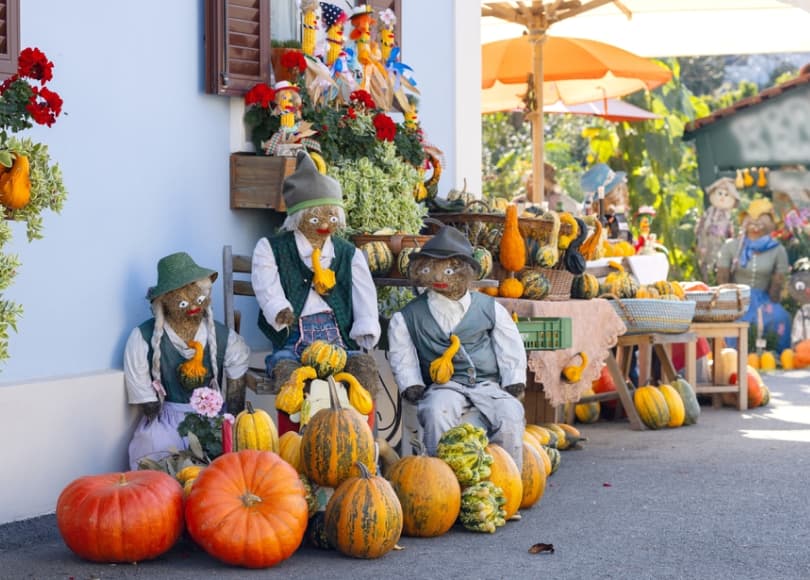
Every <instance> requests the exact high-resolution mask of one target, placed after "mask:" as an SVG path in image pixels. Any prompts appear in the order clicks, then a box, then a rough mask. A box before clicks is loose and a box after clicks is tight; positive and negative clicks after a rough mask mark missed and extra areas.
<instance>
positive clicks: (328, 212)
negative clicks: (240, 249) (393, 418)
mask: <svg viewBox="0 0 810 580" xmlns="http://www.w3.org/2000/svg"><path fill="white" fill-rule="evenodd" d="M283 194H284V201H285V204H286V206H287V218H286V219H285V220H284V223H283V224H282V225H281V231H280V233H278V234H277V235H274V236H271V237H264V238H261V239H260V240H259V241H258V242H257V244H256V246H255V248H254V250H253V260H252V274H251V280H252V283H253V289H254V291H255V293H256V300H257V301H258V303H259V309H260V312H259V327H260V328H261V330H262V331H263V332H264V334H265V335H266V336H267V338H268V339H269V340H270V342H271V343H272V347H273V352H272V353H271V354H270V355H268V356H267V358H266V361H265V362H266V366H267V374H268V376H269V378H270V383H271V389H272V390H274V391H275V392H278V390H279V389H280V388H281V385H283V384H284V383H286V382H287V380H288V379H289V377H290V375H291V374H292V372H293V371H294V370H295V369H296V368H298V367H299V366H301V363H300V357H301V354H302V352H303V351H304V349H305V348H306V347H307V346H308V345H309V344H311V343H312V342H314V341H316V340H326V341H328V342H330V343H332V344H336V345H339V346H341V347H342V348H344V349H345V350H347V351H348V358H347V362H346V369H345V370H346V372H348V373H351V374H352V375H354V376H355V377H356V378H357V379H358V381H359V382H360V384H361V385H363V386H364V387H365V388H366V389H367V390H368V391H369V392H370V393H371V395H372V397H373V396H374V395H375V394H376V392H377V391H378V390H379V388H380V385H379V381H380V379H379V373H378V369H377V365H376V363H375V362H374V358H373V357H372V356H371V354H369V353H368V352H362V351H369V350H371V349H372V348H374V346H375V345H376V344H377V341H378V340H379V338H380V321H379V313H378V309H377V290H376V288H375V286H374V281H373V280H372V278H371V271H370V270H369V267H368V262H367V261H366V258H365V256H364V255H363V253H362V252H361V251H359V250H358V249H357V248H356V247H355V246H354V245H353V244H351V243H350V242H347V241H346V240H344V239H342V238H339V237H337V236H336V235H335V233H336V232H338V230H340V229H342V228H343V227H345V225H346V216H345V213H344V210H343V192H342V189H341V187H340V184H339V183H338V182H337V181H336V180H335V179H333V178H332V177H329V176H328V175H324V174H322V173H320V172H319V171H318V169H317V168H316V166H315V164H314V163H313V161H312V158H311V157H310V156H309V155H308V154H307V153H306V152H304V151H301V152H299V153H298V155H297V158H296V169H295V171H294V172H293V173H292V174H291V175H290V176H288V177H287V179H286V180H285V181H284V185H283ZM361 349H362V351H361ZM313 413H314V410H313ZM283 419H284V417H283V414H282V413H281V411H280V412H279V432H283V431H284V430H289V428H288V427H287V426H286V421H283ZM291 422H292V423H296V422H295V421H291ZM295 428H297V425H296V426H295Z"/></svg>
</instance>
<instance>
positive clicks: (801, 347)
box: [793, 338, 810, 369]
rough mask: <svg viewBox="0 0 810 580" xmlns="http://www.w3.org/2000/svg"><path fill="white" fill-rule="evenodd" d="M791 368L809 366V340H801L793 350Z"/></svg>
mask: <svg viewBox="0 0 810 580" xmlns="http://www.w3.org/2000/svg"><path fill="white" fill-rule="evenodd" d="M793 350H794V353H793V366H794V367H795V368H797V369H801V368H804V367H808V366H810V338H808V339H807V340H803V341H801V342H800V343H798V344H797V345H796V348H794V349H793Z"/></svg>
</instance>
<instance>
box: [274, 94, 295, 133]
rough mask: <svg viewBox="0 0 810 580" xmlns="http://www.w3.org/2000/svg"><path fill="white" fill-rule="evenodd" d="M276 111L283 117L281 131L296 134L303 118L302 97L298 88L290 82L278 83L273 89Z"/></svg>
mask: <svg viewBox="0 0 810 580" xmlns="http://www.w3.org/2000/svg"><path fill="white" fill-rule="evenodd" d="M273 90H274V92H275V98H274V99H273V101H274V103H275V105H276V110H277V112H278V114H279V115H280V116H281V130H282V131H284V132H285V133H294V132H295V131H296V129H297V125H298V120H299V119H300V118H301V95H300V94H298V87H297V86H296V85H294V84H292V83H290V82H288V81H280V82H277V83H276V85H275V86H274V87H273Z"/></svg>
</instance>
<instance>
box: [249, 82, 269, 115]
mask: <svg viewBox="0 0 810 580" xmlns="http://www.w3.org/2000/svg"><path fill="white" fill-rule="evenodd" d="M275 96H276V92H275V91H274V90H273V89H272V87H270V86H269V85H268V84H267V83H259V84H257V85H254V86H253V88H252V89H250V90H249V91H248V92H247V93H245V105H246V106H248V107H249V106H250V105H255V104H258V105H259V106H260V107H261V108H263V109H267V108H269V107H270V103H272V102H273V99H274V98H275Z"/></svg>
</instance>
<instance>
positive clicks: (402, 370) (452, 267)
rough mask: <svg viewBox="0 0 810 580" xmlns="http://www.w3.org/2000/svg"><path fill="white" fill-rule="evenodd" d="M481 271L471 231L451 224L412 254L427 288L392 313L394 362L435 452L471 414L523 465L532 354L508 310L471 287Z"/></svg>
mask: <svg viewBox="0 0 810 580" xmlns="http://www.w3.org/2000/svg"><path fill="white" fill-rule="evenodd" d="M479 270H480V266H479V265H478V263H477V262H476V261H475V260H474V259H473V249H472V246H471V245H470V243H469V241H468V240H467V238H466V236H464V234H462V233H461V232H459V231H458V230H456V229H455V228H452V227H450V226H445V227H443V228H442V229H441V230H439V232H438V233H437V234H436V235H435V236H434V237H433V238H431V239H430V241H428V242H427V243H426V244H425V245H424V246H423V247H422V249H421V250H420V251H419V252H417V253H414V254H411V260H410V265H409V267H408V272H409V278H410V279H411V280H412V281H413V283H414V285H415V286H419V287H424V288H426V289H427V291H426V292H425V293H424V294H421V295H420V296H418V297H417V298H415V299H414V300H412V301H411V302H409V303H408V304H407V305H406V306H405V307H404V308H402V310H400V311H399V312H397V313H395V314H394V315H393V316H392V318H391V322H390V325H389V330H388V345H389V352H388V354H389V362H390V364H391V370H392V371H393V374H394V378H395V380H396V382H397V385H398V386H399V390H400V392H401V393H402V397H403V398H404V399H405V400H407V401H409V402H410V403H412V404H414V405H417V415H418V418H419V423H420V425H421V427H422V430H423V442H424V444H425V447H426V448H427V452H428V453H430V454H432V455H433V454H435V452H436V447H437V445H438V442H439V438H440V437H441V436H442V434H443V433H444V432H445V431H447V430H448V429H450V428H452V427H455V426H456V425H458V424H460V423H461V422H462V416H464V421H465V422H471V423H474V424H476V425H477V426H480V427H482V428H484V429H485V430H486V432H487V434H488V436H489V438H490V439H491V440H492V441H493V442H495V443H497V444H499V445H501V446H502V447H503V448H504V449H506V451H508V452H509V454H510V455H511V456H512V457H513V458H514V460H515V462H516V463H517V465H518V466H520V465H521V463H522V438H523V430H524V427H525V419H524V413H525V412H524V409H523V405H522V404H521V402H520V399H522V398H523V395H524V390H525V386H526V352H525V350H524V345H523V341H522V339H521V337H520V333H519V332H518V329H517V325H516V324H515V322H514V321H513V320H512V317H511V316H510V315H509V313H508V312H507V310H506V308H504V307H503V306H502V305H501V304H499V303H498V302H496V301H495V299H494V298H492V297H490V296H487V295H485V294H483V293H481V292H471V291H470V285H471V283H472V281H473V280H475V279H476V278H477V275H478V272H479ZM469 412H472V418H468V416H467V413H469Z"/></svg>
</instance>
